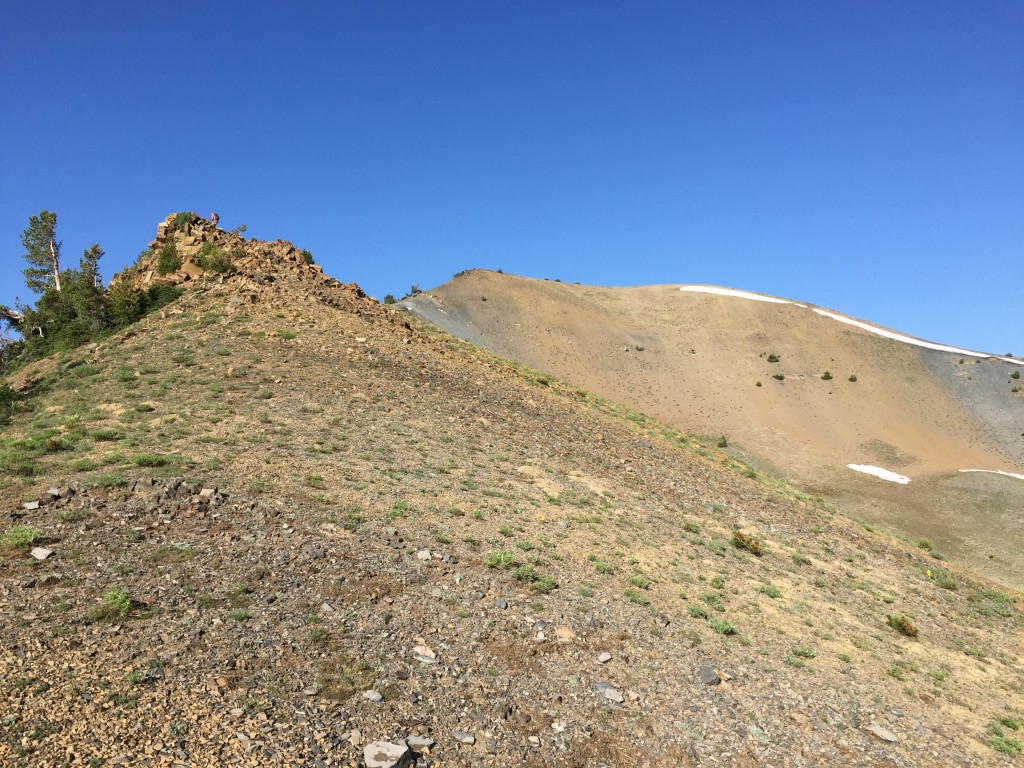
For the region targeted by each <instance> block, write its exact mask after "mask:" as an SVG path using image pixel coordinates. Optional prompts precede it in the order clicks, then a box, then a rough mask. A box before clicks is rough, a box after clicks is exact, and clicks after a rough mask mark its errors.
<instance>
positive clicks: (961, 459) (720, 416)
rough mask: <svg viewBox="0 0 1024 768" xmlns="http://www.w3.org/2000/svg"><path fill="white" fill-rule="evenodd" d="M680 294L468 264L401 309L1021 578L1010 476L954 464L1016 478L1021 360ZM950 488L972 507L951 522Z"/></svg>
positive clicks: (780, 309) (1021, 436)
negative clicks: (888, 477)
mask: <svg viewBox="0 0 1024 768" xmlns="http://www.w3.org/2000/svg"><path fill="white" fill-rule="evenodd" d="M679 288H680V287H679V286H672V285H663V286H648V287H639V288H596V287H591V286H582V285H570V284H566V283H558V282H548V281H544V280H535V279H529V278H522V277H515V276H510V275H504V274H500V273H495V272H488V271H484V270H471V271H469V272H466V273H463V274H461V275H460V276H458V277H457V278H456V279H454V280H453V281H451V282H450V283H447V284H446V285H443V286H440V287H438V288H435V289H433V290H430V291H428V292H425V293H421V294H419V295H417V296H414V297H412V298H410V299H408V300H406V301H405V302H404V305H405V306H407V307H408V308H409V309H411V310H412V311H413V312H415V313H417V314H419V315H422V316H423V317H425V318H427V319H429V320H431V321H432V322H435V323H437V324H438V325H439V326H440V327H442V328H444V329H445V330H448V331H449V332H451V333H454V334H455V335H457V336H460V337H462V338H465V339H468V340H470V341H472V342H473V343H476V344H479V345H481V346H483V347H485V348H487V349H489V350H491V351H493V352H495V353H497V354H499V355H502V356H504V357H508V358H510V359H513V360H517V361H520V362H523V363H525V364H527V365H530V366H532V367H534V368H537V369H539V370H542V371H545V372H548V373H550V374H552V375H554V376H556V377H558V378H559V379H562V380H564V381H565V382H566V383H571V384H573V385H575V386H579V387H581V388H584V389H587V390H589V391H593V392H596V393H598V394H600V395H603V396H605V397H608V398H610V399H613V400H616V401H619V402H622V403H627V404H628V405H630V406H631V407H633V408H636V409H637V410H639V411H642V412H643V413H646V414H649V415H650V416H653V417H654V418H656V419H658V420H660V421H662V422H664V423H666V424H669V425H671V426H673V427H675V428H676V429H680V430H683V431H686V432H690V433H695V434H699V435H705V436H707V437H709V438H716V439H717V438H719V437H720V436H722V435H725V436H727V439H728V442H729V445H730V448H731V449H732V452H733V453H735V454H736V455H738V456H741V457H743V458H745V459H746V460H748V461H750V462H752V463H753V464H755V465H756V466H759V467H764V468H767V469H770V470H772V471H774V472H777V473H780V474H782V475H784V476H786V477H788V478H790V479H791V480H792V481H793V482H794V483H796V484H797V485H799V486H801V487H803V488H805V489H809V490H811V491H812V492H815V493H820V494H822V495H824V496H826V497H827V498H830V499H833V500H843V502H844V504H845V505H846V506H847V507H848V508H849V507H853V508H854V510H853V511H854V512H855V513H857V514H861V515H863V516H865V517H867V518H869V519H872V520H874V521H876V522H887V523H891V524H893V525H896V526H898V527H900V528H902V529H903V530H904V531H906V533H907V534H908V535H911V536H918V537H921V538H929V539H931V540H933V543H934V544H935V545H936V546H941V548H942V549H943V551H946V552H947V553H949V554H952V555H954V556H956V557H958V558H960V559H962V560H964V561H966V562H970V563H972V564H973V565H974V566H975V567H979V568H982V569H984V570H985V571H986V572H987V573H990V574H991V575H993V576H996V577H998V578H1002V579H1004V580H1008V581H1010V583H1014V584H1016V585H1017V586H1020V585H1021V584H1022V583H1024V582H1021V581H1020V578H1019V574H1020V573H1022V572H1024V558H1022V557H1021V552H1022V551H1024V548H1022V547H1021V543H1022V541H1021V539H1020V537H1019V536H1016V535H1014V536H1011V537H1007V536H1006V531H1007V529H1009V530H1011V531H1020V530H1021V524H1022V523H1024V520H1022V519H1021V517H1020V510H1021V508H1022V507H1024V481H1021V480H1016V479H1013V478H1008V477H1001V476H994V475H986V476H979V475H965V474H961V473H959V472H958V470H961V469H989V470H1003V471H1008V472H1016V473H1021V472H1024V388H1021V387H1017V386H1015V385H1016V384H1017V383H1018V382H1017V380H1014V379H1011V378H1010V375H1011V373H1013V372H1014V371H1019V369H1020V368H1021V366H1020V365H1018V364H1016V363H1014V362H1012V361H1008V360H1000V359H997V358H995V357H990V358H976V357H965V356H963V355H957V354H952V353H948V352H940V351H933V350H928V349H922V348H921V347H918V346H913V345H911V344H907V343H902V342H899V341H894V340H892V339H890V338H884V337H882V336H879V335H876V334H875V333H871V332H868V331H867V330H863V329H861V328H858V327H854V326H851V325H849V324H846V323H843V322H838V321H837V320H835V319H833V318H830V317H827V316H823V315H821V314H818V313H815V312H814V311H813V308H811V307H807V306H803V305H799V304H797V303H773V302H769V301H758V300H751V299H749V298H740V297H737V296H729V295H715V294H710V293H698V292H684V291H681V290H680V289H679ZM771 355H774V356H776V357H777V358H778V362H769V356H771ZM826 371H827V372H829V374H830V375H831V376H832V378H831V379H830V380H824V379H823V378H822V377H823V376H824V375H825V372H826ZM851 376H856V381H855V382H851V381H849V378H850V377H851ZM776 377H784V378H783V379H782V380H779V379H778V378H776ZM1015 389H1016V391H1014V390H1015ZM848 464H858V465H869V466H877V467H880V468H884V469H887V470H890V471H895V472H897V473H898V474H901V475H904V476H907V477H910V478H912V482H911V483H910V484H909V485H893V484H892V483H889V482H887V481H885V480H881V479H878V478H876V477H873V476H870V475H865V474H860V473H857V472H854V471H852V470H849V469H847V465H848ZM965 497H975V498H979V499H983V500H984V503H980V504H979V506H980V507H981V509H980V510H978V511H977V513H976V514H975V512H974V511H972V512H971V513H970V514H969V515H968V517H967V519H966V520H965V518H964V498H965Z"/></svg>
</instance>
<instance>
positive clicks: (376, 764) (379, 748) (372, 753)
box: [363, 741, 413, 768]
mask: <svg viewBox="0 0 1024 768" xmlns="http://www.w3.org/2000/svg"><path fill="white" fill-rule="evenodd" d="M363 761H364V762H365V763H366V768H405V766H409V765H412V764H413V757H412V754H411V753H410V752H409V746H408V745H407V744H406V743H405V742H404V741H400V742H391V741H374V742H372V743H370V744H367V745H366V746H365V747H363Z"/></svg>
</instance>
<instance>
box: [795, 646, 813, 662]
mask: <svg viewBox="0 0 1024 768" xmlns="http://www.w3.org/2000/svg"><path fill="white" fill-rule="evenodd" d="M793 655H794V656H799V657H800V658H801V659H813V658H814V657H815V656H817V655H818V652H817V651H815V650H814V649H813V648H811V646H809V645H798V646H796V647H795V648H793Z"/></svg>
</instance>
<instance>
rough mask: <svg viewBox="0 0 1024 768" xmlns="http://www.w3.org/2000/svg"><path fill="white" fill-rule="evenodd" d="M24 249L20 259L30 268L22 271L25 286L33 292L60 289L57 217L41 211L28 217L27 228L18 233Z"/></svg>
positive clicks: (54, 214)
mask: <svg viewBox="0 0 1024 768" xmlns="http://www.w3.org/2000/svg"><path fill="white" fill-rule="evenodd" d="M21 244H22V245H23V246H25V253H24V256H23V258H24V259H25V261H27V262H28V264H29V266H28V267H26V268H25V269H24V274H25V284H26V285H27V286H28V289H29V290H30V291H32V292H33V293H45V292H46V290H47V289H48V288H56V289H57V290H58V291H59V290H60V245H61V244H60V242H59V241H58V240H57V214H56V213H51V212H50V211H42V212H40V214H39V215H38V216H29V219H28V229H26V230H25V231H24V232H22V233H21Z"/></svg>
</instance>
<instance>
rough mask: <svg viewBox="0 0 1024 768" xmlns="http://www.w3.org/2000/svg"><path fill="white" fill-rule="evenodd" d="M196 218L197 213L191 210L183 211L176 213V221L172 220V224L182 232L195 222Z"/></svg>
mask: <svg viewBox="0 0 1024 768" xmlns="http://www.w3.org/2000/svg"><path fill="white" fill-rule="evenodd" d="M195 220H196V215H195V214H194V213H191V212H189V211H182V212H181V213H178V214H175V216H174V221H173V222H172V224H171V226H173V227H174V228H175V229H176V230H178V231H179V232H180V231H181V230H183V229H185V227H187V226H189V225H190V224H194V223H195Z"/></svg>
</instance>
